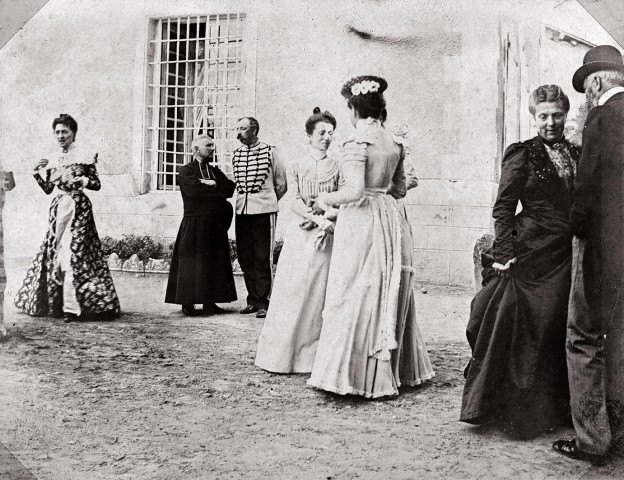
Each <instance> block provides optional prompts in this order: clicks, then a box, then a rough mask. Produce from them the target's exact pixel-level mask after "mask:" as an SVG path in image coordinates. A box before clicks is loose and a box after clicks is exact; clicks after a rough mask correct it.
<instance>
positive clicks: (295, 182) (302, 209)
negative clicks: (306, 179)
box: [286, 160, 309, 217]
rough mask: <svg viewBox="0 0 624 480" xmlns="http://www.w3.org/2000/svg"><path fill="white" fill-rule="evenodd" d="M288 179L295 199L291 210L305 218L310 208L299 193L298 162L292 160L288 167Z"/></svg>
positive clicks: (291, 204)
mask: <svg viewBox="0 0 624 480" xmlns="http://www.w3.org/2000/svg"><path fill="white" fill-rule="evenodd" d="M286 178H287V179H288V185H290V191H291V192H293V194H294V198H293V200H292V202H290V209H291V210H292V211H293V212H295V213H296V214H297V215H299V216H300V217H305V216H306V213H307V212H308V210H309V208H308V206H307V205H306V204H305V202H304V201H303V199H302V198H301V194H300V192H299V164H298V162H297V161H296V160H292V161H291V162H290V164H289V165H288V169H287V170H286Z"/></svg>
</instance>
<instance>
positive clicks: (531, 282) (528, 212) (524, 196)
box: [460, 137, 579, 438]
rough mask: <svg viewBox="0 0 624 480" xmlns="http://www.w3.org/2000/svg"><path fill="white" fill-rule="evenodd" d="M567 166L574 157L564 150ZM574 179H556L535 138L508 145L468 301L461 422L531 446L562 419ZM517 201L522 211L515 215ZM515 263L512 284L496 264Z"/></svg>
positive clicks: (575, 153) (571, 148) (572, 151)
mask: <svg viewBox="0 0 624 480" xmlns="http://www.w3.org/2000/svg"><path fill="white" fill-rule="evenodd" d="M565 145H566V147H567V149H568V151H569V153H570V157H571V160H572V162H574V163H576V161H578V157H579V150H578V148H577V147H575V146H574V145H572V144H570V143H568V142H565ZM571 183H572V178H568V179H567V181H566V180H565V179H564V178H562V177H560V176H559V175H558V173H557V170H556V168H555V166H554V165H553V163H552V162H551V160H550V159H549V156H548V154H547V152H546V149H545V147H544V141H543V140H542V139H541V138H539V137H535V138H533V139H532V140H529V141H527V142H523V143H517V144H513V145H511V146H510V147H509V148H508V149H507V151H506V152H505V156H504V158H503V163H502V171H501V179H500V185H499V190H498V198H497V200H496V203H495V205H494V218H495V219H496V223H495V227H496V239H495V241H494V247H493V249H492V250H490V251H488V252H486V253H485V254H484V255H483V266H484V271H483V278H484V287H483V289H482V290H481V291H480V292H479V293H477V295H476V296H475V298H474V300H473V301H472V305H471V309H470V319H469V322H468V326H467V331H466V333H467V337H468V342H469V343H470V347H471V348H472V359H471V360H470V363H469V364H468V367H467V368H466V371H465V377H466V384H465V387H464V394H463V401H462V410H461V417H460V420H462V421H464V422H468V423H487V422H491V421H502V422H503V423H506V424H511V425H513V426H514V427H515V428H516V429H517V430H516V433H517V434H518V436H520V437H524V438H530V437H534V436H536V435H538V434H540V433H542V432H543V431H545V430H547V429H548V428H549V427H551V426H555V425H557V424H560V423H561V422H563V421H565V419H566V415H567V414H568V399H569V393H568V378H567V368H566V353H565V342H566V319H567V311H568V297H569V293H570V282H571V259H572V235H571V233H570V224H569V219H568V216H569V212H570V204H571V195H572V185H571ZM518 201H520V202H522V207H523V210H522V212H521V213H519V214H518V215H516V214H515V213H516V207H517V205H518ZM514 257H516V258H517V259H518V262H517V264H515V265H513V266H512V268H511V273H510V277H509V278H501V277H498V276H496V274H495V273H494V271H493V269H492V263H493V262H498V263H501V264H505V263H506V262H507V261H508V260H510V259H512V258H514Z"/></svg>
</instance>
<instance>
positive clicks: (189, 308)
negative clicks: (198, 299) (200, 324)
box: [182, 305, 198, 317]
mask: <svg viewBox="0 0 624 480" xmlns="http://www.w3.org/2000/svg"><path fill="white" fill-rule="evenodd" d="M182 313H183V314H184V315H188V316H189V317H195V316H197V313H198V312H197V310H195V305H182Z"/></svg>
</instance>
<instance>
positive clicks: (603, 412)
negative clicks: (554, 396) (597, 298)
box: [566, 238, 611, 455]
mask: <svg viewBox="0 0 624 480" xmlns="http://www.w3.org/2000/svg"><path fill="white" fill-rule="evenodd" d="M585 248H586V242H585V240H579V239H577V238H575V239H574V248H573V257H572V291H571V293H570V303H569V313H568V330H567V342H566V352H567V360H568V379H569V382H570V406H571V409H572V421H573V423H574V430H575V431H576V443H577V446H578V448H579V449H580V450H582V451H584V452H586V453H590V454H593V455H604V454H605V453H606V452H607V451H608V450H609V447H610V445H611V428H610V426H609V418H608V416H607V407H606V384H605V352H604V341H605V340H604V335H605V332H604V328H603V325H602V319H601V317H600V312H599V311H591V310H590V308H589V305H588V303H587V298H586V288H585V277H584V275H583V260H584V256H585Z"/></svg>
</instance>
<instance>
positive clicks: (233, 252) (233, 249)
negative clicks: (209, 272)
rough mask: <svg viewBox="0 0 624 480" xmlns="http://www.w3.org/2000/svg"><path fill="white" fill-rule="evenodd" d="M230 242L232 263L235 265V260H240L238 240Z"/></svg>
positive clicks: (230, 239) (230, 240)
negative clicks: (237, 247) (237, 250)
mask: <svg viewBox="0 0 624 480" xmlns="http://www.w3.org/2000/svg"><path fill="white" fill-rule="evenodd" d="M228 242H229V245H230V262H232V263H234V260H236V259H237V258H238V253H237V252H236V240H234V239H233V238H229V239H228Z"/></svg>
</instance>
